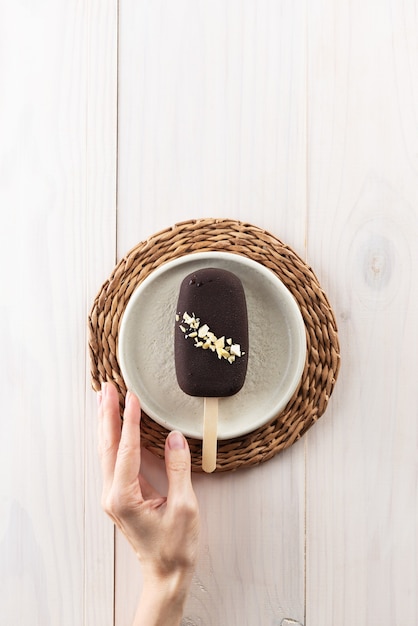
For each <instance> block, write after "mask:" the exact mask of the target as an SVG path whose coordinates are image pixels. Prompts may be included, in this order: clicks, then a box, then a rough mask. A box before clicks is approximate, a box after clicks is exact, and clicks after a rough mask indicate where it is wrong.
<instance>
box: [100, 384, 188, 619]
mask: <svg viewBox="0 0 418 626" xmlns="http://www.w3.org/2000/svg"><path fill="white" fill-rule="evenodd" d="M98 405H99V407H98V417H99V455H100V459H101V465H102V474H103V493H102V506H103V508H104V510H105V511H106V513H107V514H108V515H109V516H110V517H111V518H112V520H113V521H114V523H115V524H116V526H117V527H118V528H119V529H120V530H121V531H122V533H123V534H124V535H125V537H126V538H127V539H128V541H129V543H130V544H131V546H132V547H133V549H134V551H135V553H136V554H137V556H138V558H139V560H140V562H141V565H142V569H143V577H144V588H143V593H142V596H141V600H140V604H139V607H138V612H137V616H136V620H135V625H138V626H139V625H140V624H147V626H152V625H154V624H164V626H169V625H171V624H173V625H174V624H178V623H179V619H181V613H182V608H183V604H184V601H185V598H186V596H187V591H188V588H189V586H190V583H191V577H192V574H193V571H194V567H195V564H196V560H197V552H198V537H199V512H198V504H197V500H196V496H195V494H194V491H193V487H192V483H191V461H190V451H189V446H188V444H187V441H186V439H185V438H184V437H183V435H182V434H181V433H179V432H176V431H175V432H172V433H170V434H169V435H168V437H167V440H166V444H165V464H166V471H167V477H168V495H167V497H163V496H162V495H161V494H159V493H158V492H157V491H156V490H155V489H154V488H153V487H152V486H151V485H150V484H149V483H148V482H147V481H146V480H145V478H144V477H143V476H142V475H141V473H140V464H141V448H140V428H139V424H140V414H141V410H140V404H139V400H138V398H137V397H136V396H135V395H134V394H132V393H129V392H128V394H127V397H126V402H125V411H124V421H123V427H122V429H121V420H120V416H119V398H118V393H117V390H116V387H115V386H114V385H113V384H111V383H104V384H103V385H102V390H101V392H99V394H98ZM170 620H171V621H170Z"/></svg>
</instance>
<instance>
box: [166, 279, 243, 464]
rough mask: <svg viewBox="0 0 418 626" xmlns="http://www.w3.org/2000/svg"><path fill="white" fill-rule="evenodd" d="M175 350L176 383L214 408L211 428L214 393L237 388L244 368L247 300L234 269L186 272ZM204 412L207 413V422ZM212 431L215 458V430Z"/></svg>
mask: <svg viewBox="0 0 418 626" xmlns="http://www.w3.org/2000/svg"><path fill="white" fill-rule="evenodd" d="M174 356H175V368H176V376H177V381H178V384H179V386H180V388H181V389H182V390H183V391H184V393H186V394H188V395H190V396H199V397H202V398H205V409H206V408H208V407H210V408H211V411H212V418H211V419H212V430H213V425H214V424H213V422H214V423H215V427H216V422H217V400H215V399H217V398H222V397H226V396H232V395H234V394H236V393H237V392H238V391H239V390H240V389H241V388H242V386H243V384H244V380H245V375H246V372H247V362H248V317H247V305H246V300H245V293H244V288H243V286H242V283H241V281H240V279H239V278H238V277H237V276H236V275H235V274H233V273H232V272H229V271H227V270H223V269H220V268H210V267H209V268H204V269H200V270H197V271H195V272H192V273H191V274H189V275H188V276H186V277H185V278H184V280H183V282H182V283H181V286H180V293H179V298H178V303H177V315H176V325H175V341H174ZM209 398H211V399H212V400H211V402H209V400H207V399H209ZM207 417H208V416H207V415H206V414H205V423H206V418H207ZM206 426H207V424H206ZM206 426H204V437H203V443H204V451H205V433H206V434H207V430H206ZM213 436H215V464H216V430H215V434H214V435H213V432H212V435H211V438H212V439H213ZM211 445H212V444H211ZM204 456H205V455H204ZM212 463H213V459H212ZM213 469H215V468H214V467H213ZM213 469H212V470H206V471H213Z"/></svg>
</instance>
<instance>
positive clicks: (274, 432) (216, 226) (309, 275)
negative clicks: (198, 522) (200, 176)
mask: <svg viewBox="0 0 418 626" xmlns="http://www.w3.org/2000/svg"><path fill="white" fill-rule="evenodd" d="M209 251H224V252H230V253H235V254H240V255H243V256H246V257H248V258H250V259H253V260H254V261H257V262H259V263H262V264H263V265H265V266H266V267H268V268H270V269H271V270H272V271H273V272H275V274H277V276H278V277H279V278H280V280H281V281H282V282H283V283H284V284H285V285H286V287H287V288H288V289H289V291H290V292H291V293H292V294H293V296H294V297H295V299H296V300H297V302H298V304H299V308H300V311H301V313H302V316H303V319H304V322H305V326H306V338H307V358H306V363H305V368H304V372H303V375H302V378H301V381H300V385H299V387H298V389H297V390H296V391H295V393H294V394H293V397H292V398H291V400H290V401H289V402H288V404H287V406H286V408H285V409H284V410H283V411H282V412H281V413H280V414H279V415H277V416H276V417H275V418H274V419H273V420H272V421H271V422H269V423H268V424H266V425H265V426H262V427H260V428H258V429H257V430H254V431H253V432H251V433H249V434H247V435H244V436H242V437H240V438H237V439H230V440H227V441H219V442H218V457H217V471H230V470H236V469H238V468H240V467H248V466H252V465H256V464H258V463H262V462H263V461H267V460H268V459H271V458H272V457H273V456H274V455H275V454H277V453H278V452H279V451H281V450H283V449H285V448H287V447H288V446H290V445H292V444H293V443H294V442H295V441H297V440H298V439H299V438H300V437H301V436H302V435H303V434H304V433H305V432H306V431H307V430H308V429H309V428H310V427H311V426H312V425H313V424H314V423H315V422H316V421H317V420H318V418H319V417H320V416H321V415H322V414H323V413H324V411H325V409H326V407H327V404H328V401H329V398H330V396H331V393H332V391H333V388H334V385H335V382H336V379H337V375H338V369H339V365H340V351H339V343H338V334H337V327H336V323H335V318H334V314H333V312H332V309H331V306H330V304H329V302H328V299H327V297H326V295H325V293H324V291H323V290H322V289H321V286H320V285H319V283H318V279H317V278H316V276H315V274H314V273H313V271H312V269H311V268H309V267H308V266H307V265H306V264H305V263H304V261H302V259H301V258H300V257H299V256H298V255H297V254H296V253H295V252H294V251H293V250H292V249H291V248H289V247H288V246H286V245H285V244H283V243H282V242H281V241H279V240H278V239H277V238H276V237H274V236H273V235H272V234H270V233H268V232H266V231H265V230H262V229H261V228H259V227H257V226H253V225H251V224H247V223H243V222H238V221H235V220H228V219H201V220H192V221H188V222H183V223H179V224H176V225H175V226H173V227H172V228H167V229H166V230H163V231H161V232H159V233H157V234H155V235H153V236H152V237H150V238H149V239H148V240H147V241H144V242H142V243H139V244H138V245H137V246H135V247H134V248H133V249H132V250H131V251H130V252H129V253H128V254H127V255H126V256H125V257H124V258H123V259H122V260H121V261H120V262H119V263H118V264H117V265H116V267H115V268H114V270H113V272H112V274H111V276H110V277H109V279H108V280H107V281H106V282H105V283H104V285H103V286H102V287H101V289H100V291H99V293H98V294H97V296H96V299H95V301H94V304H93V307H92V310H91V314H90V316H89V348H90V358H91V378H92V386H93V389H95V390H98V389H100V384H101V381H106V380H108V381H113V382H114V383H115V384H116V386H117V387H118V389H119V397H120V409H121V414H122V411H123V405H124V397H125V393H126V387H125V383H124V380H123V378H122V375H121V372H120V368H119V364H118V361H117V357H116V354H117V341H118V331H119V324H120V321H121V318H122V315H123V312H124V310H125V307H126V305H127V303H128V300H129V298H130V296H131V294H132V292H133V291H134V289H135V288H136V287H137V286H138V285H139V284H140V283H141V282H142V281H143V280H144V279H145V278H146V277H147V276H148V275H149V274H150V273H151V272H152V271H153V270H155V268H157V267H159V266H160V265H162V264H163V263H166V262H167V261H171V260H173V259H175V258H177V257H181V256H184V255H185V254H192V253H195V252H209ZM167 432H168V431H166V430H165V429H164V428H163V427H162V426H160V425H159V424H157V423H156V422H154V421H153V420H152V419H151V418H150V417H149V416H147V415H145V414H143V416H142V426H141V433H142V443H143V445H144V446H145V447H146V448H147V449H148V450H150V451H151V452H152V453H154V454H155V455H157V456H158V457H160V458H162V457H163V456H164V441H165V437H166V435H167ZM189 444H190V448H191V452H192V467H193V470H194V471H197V472H199V471H201V446H202V442H201V441H199V440H195V439H189Z"/></svg>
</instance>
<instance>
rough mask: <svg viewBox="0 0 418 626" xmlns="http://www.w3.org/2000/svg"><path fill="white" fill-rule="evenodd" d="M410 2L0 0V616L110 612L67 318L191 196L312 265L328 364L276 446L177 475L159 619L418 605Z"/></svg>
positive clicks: (108, 615) (114, 617) (203, 625)
mask: <svg viewBox="0 0 418 626" xmlns="http://www.w3.org/2000/svg"><path fill="white" fill-rule="evenodd" d="M417 14H418V5H417V2H415V1H414V0H401V1H399V2H397V1H395V0H391V1H390V2H386V3H383V2H381V1H379V0H361V1H360V0H353V1H352V2H350V3H347V2H337V1H336V0H334V1H332V0H311V1H310V2H306V1H299V0H245V1H243V0H211V1H209V0H173V1H167V0H165V1H162V0H155V1H153V0H147V1H145V0H119V1H118V0H100V1H99V0H85V1H79V2H75V1H74V0H73V1H71V0H67V1H64V0H44V1H43V2H31V1H29V0H16V1H15V2H6V0H2V2H1V3H0V89H1V95H0V210H1V226H0V237H1V245H0V255H1V268H2V279H1V300H0V306H1V326H0V332H1V346H2V358H1V390H2V396H1V400H2V402H1V404H2V419H1V438H0V447H1V449H0V463H1V500H0V503H1V509H0V575H1V581H0V623H1V624H4V625H5V626H6V625H7V626H33V625H37V624H39V625H40V626H80V625H84V626H111V625H114V624H115V625H116V626H128V625H129V624H130V622H131V619H132V615H133V611H134V607H135V603H136V599H137V596H138V592H139V589H140V585H141V578H140V572H139V568H138V566H137V564H136V561H135V557H134V556H133V555H132V554H131V552H130V549H129V548H128V547H127V545H125V543H124V540H123V539H122V538H121V537H120V536H119V535H116V538H115V537H114V531H113V527H112V525H111V523H110V521H108V519H107V518H106V517H105V515H104V514H103V513H102V511H101V509H100V504H99V499H100V498H99V495H100V489H101V480H100V472H99V467H98V462H97V458H96V445H97V444H96V411H95V398H94V394H93V393H92V391H91V389H90V380H89V361H88V355H87V347H86V346H87V329H86V319H87V315H88V312H89V310H90V307H91V304H92V301H93V298H94V295H95V294H96V292H97V290H98V289H99V287H100V285H101V284H102V282H103V281H104V280H105V279H106V278H107V277H108V275H109V273H110V271H111V270H112V268H113V267H114V265H115V263H116V261H117V260H118V259H119V258H120V257H121V256H122V255H123V254H125V253H126V252H127V251H128V250H129V249H130V248H131V247H132V246H133V245H135V244H136V243H138V242H139V241H142V240H144V239H146V238H147V237H149V236H150V235H152V234H154V233H155V232H157V231H159V230H161V229H163V228H165V227H167V226H170V225H172V224H174V223H176V222H179V221H182V220H185V219H191V218H197V217H209V216H210V217H230V218H235V219H240V220H245V221H249V222H250V223H253V224H256V225H258V226H260V227H263V228H266V229H268V230H270V231H271V232H272V233H274V234H275V235H276V236H278V237H279V238H280V239H282V240H284V241H285V242H287V243H288V244H289V245H291V246H292V247H293V248H294V249H295V250H296V251H297V252H298V253H299V254H300V255H301V256H302V257H303V258H304V259H306V261H307V262H308V263H309V264H310V265H311V266H312V267H313V268H314V270H315V272H316V274H317V275H318V278H319V280H320V282H321V284H322V286H323V287H324V289H325V291H326V292H327V295H328V296H329V298H330V301H331V303H332V306H333V308H334V311H335V313H336V317H337V320H338V325H339V334H340V341H341V349H342V368H341V372H340V377H339V381H338V384H337V387H336V390H335V392H334V395H333V397H332V400H331V402H330V405H329V408H328V410H327V412H326V414H325V415H324V416H323V417H322V418H321V419H320V420H319V422H318V423H317V424H316V425H315V426H314V427H313V428H312V429H311V430H310V431H309V432H308V433H307V435H306V436H305V437H303V438H302V440H300V441H299V442H298V443H297V444H295V445H294V446H293V447H292V448H290V449H288V450H287V451H285V452H283V453H282V454H280V455H278V456H276V457H275V458H274V459H273V460H271V461H269V462H268V463H265V464H263V465H261V466H260V467H257V468H253V469H250V470H245V471H240V472H237V473H234V474H222V475H215V476H201V475H199V476H196V477H195V479H194V485H195V488H196V491H197V494H198V497H199V501H200V505H201V511H202V518H203V530H202V543H201V556H200V562H199V567H198V570H197V572H196V577H195V580H194V583H193V588H192V591H191V595H190V599H189V602H188V605H187V610H186V614H185V618H184V625H188V626H245V625H248V626H273V625H274V626H291V625H295V624H296V625H297V624H303V625H305V626H351V625H353V624H355V625H356V626H366V625H367V626H406V625H408V626H409V625H411V626H412V625H414V624H416V623H417V622H418V600H417V597H418V594H417V590H418V544H417V523H418V488H417V473H418V460H417V459H418V454H417V453H418V409H417V401H416V387H417V370H418V361H417V353H418V350H417V348H418V334H417V319H418V295H417V271H418V245H417V243H418V113H417V112H418V43H417V42H418V19H417ZM144 465H145V472H146V473H147V475H148V476H149V477H150V478H151V479H152V480H154V481H155V483H156V484H157V485H158V486H160V488H161V489H164V486H165V479H164V474H163V471H162V464H161V462H160V461H158V460H157V459H155V458H154V457H152V456H151V455H150V454H149V453H148V454H146V455H145V459H144Z"/></svg>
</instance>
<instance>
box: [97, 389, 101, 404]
mask: <svg viewBox="0 0 418 626" xmlns="http://www.w3.org/2000/svg"><path fill="white" fill-rule="evenodd" d="M96 399H97V406H98V407H99V406H100V405H101V403H102V392H101V391H98V392H97V394H96Z"/></svg>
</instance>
